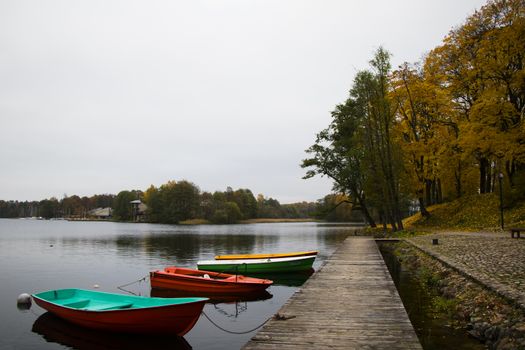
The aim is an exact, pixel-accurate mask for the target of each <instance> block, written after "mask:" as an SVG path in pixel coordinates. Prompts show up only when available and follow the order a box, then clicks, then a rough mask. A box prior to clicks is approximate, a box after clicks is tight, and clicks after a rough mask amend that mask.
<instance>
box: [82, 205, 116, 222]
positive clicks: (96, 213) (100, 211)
mask: <svg viewBox="0 0 525 350" xmlns="http://www.w3.org/2000/svg"><path fill="white" fill-rule="evenodd" d="M88 216H89V217H90V218H94V219H99V220H108V219H110V218H111V217H112V216H113V209H111V208H109V207H108V208H96V209H92V210H90V211H88Z"/></svg>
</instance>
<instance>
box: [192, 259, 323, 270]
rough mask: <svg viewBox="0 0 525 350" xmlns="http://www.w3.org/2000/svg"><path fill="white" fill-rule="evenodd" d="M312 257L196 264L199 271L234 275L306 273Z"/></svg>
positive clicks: (202, 262) (309, 268)
mask: <svg viewBox="0 0 525 350" xmlns="http://www.w3.org/2000/svg"><path fill="white" fill-rule="evenodd" d="M314 260H315V255H313V256H299V257H289V258H269V259H234V260H205V261H199V262H197V267H198V269H199V270H207V271H215V272H227V273H235V274H250V273H282V272H297V271H308V270H311V269H312V265H313V263H314Z"/></svg>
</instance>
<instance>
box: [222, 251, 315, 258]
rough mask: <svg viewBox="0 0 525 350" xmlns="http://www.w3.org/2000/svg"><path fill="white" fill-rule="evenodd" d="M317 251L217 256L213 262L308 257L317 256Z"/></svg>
mask: <svg viewBox="0 0 525 350" xmlns="http://www.w3.org/2000/svg"><path fill="white" fill-rule="evenodd" d="M317 253H318V252H317V251H315V250H311V251H306V252H289V253H273V254H264V253H263V254H232V255H217V256H216V257H215V260H236V259H271V258H290V257H296V256H310V255H317Z"/></svg>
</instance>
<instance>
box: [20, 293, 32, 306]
mask: <svg viewBox="0 0 525 350" xmlns="http://www.w3.org/2000/svg"><path fill="white" fill-rule="evenodd" d="M16 306H17V307H18V309H20V310H28V309H29V308H31V296H30V295H29V294H27V293H22V294H20V295H19V296H18V298H16Z"/></svg>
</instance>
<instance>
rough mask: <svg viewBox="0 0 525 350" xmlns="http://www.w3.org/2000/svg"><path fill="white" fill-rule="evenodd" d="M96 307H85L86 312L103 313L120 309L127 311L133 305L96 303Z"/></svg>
mask: <svg viewBox="0 0 525 350" xmlns="http://www.w3.org/2000/svg"><path fill="white" fill-rule="evenodd" d="M97 304H98V305H93V306H90V307H87V308H86V310H92V311H104V310H120V309H129V308H130V307H131V306H132V305H133V303H97Z"/></svg>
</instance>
